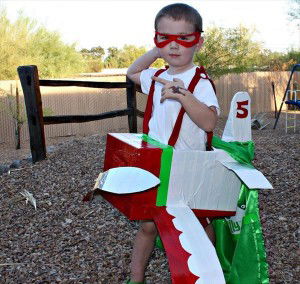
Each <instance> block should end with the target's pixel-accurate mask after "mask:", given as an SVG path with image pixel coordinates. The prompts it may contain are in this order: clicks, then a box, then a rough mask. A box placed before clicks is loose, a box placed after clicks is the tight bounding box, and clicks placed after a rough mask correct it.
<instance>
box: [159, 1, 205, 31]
mask: <svg viewBox="0 0 300 284" xmlns="http://www.w3.org/2000/svg"><path fill="white" fill-rule="evenodd" d="M163 17H169V18H172V19H173V20H175V21H180V20H185V21H186V22H188V23H190V24H192V25H194V27H195V32H203V31H202V18H201V16H200V14H199V12H198V11H197V10H196V9H195V8H193V7H191V6H189V5H187V4H183V3H175V4H170V5H168V6H166V7H164V8H162V9H161V10H160V11H159V12H158V13H157V15H156V17H155V21H154V27H155V30H156V31H157V26H158V22H159V21H160V19H161V18H163Z"/></svg>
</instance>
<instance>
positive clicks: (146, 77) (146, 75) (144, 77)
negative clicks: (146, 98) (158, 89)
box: [140, 68, 157, 95]
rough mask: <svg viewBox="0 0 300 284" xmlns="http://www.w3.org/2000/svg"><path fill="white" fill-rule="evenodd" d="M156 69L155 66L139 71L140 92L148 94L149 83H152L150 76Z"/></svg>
mask: <svg viewBox="0 0 300 284" xmlns="http://www.w3.org/2000/svg"><path fill="white" fill-rule="evenodd" d="M156 71H157V69H155V68H148V69H145V70H143V71H142V72H141V75H140V81H141V88H142V92H143V93H144V94H147V95H148V94H149V91H150V87H151V83H152V79H151V77H152V76H153V75H154V74H155V72H156Z"/></svg>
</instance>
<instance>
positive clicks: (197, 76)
mask: <svg viewBox="0 0 300 284" xmlns="http://www.w3.org/2000/svg"><path fill="white" fill-rule="evenodd" d="M203 70H204V68H203V66H201V68H199V67H198V68H196V72H195V75H194V77H193V79H192V81H191V82H190V85H189V87H188V90H189V91H190V92H191V93H194V90H195V87H196V85H197V84H198V82H199V80H200V79H201V76H200V74H201V73H203ZM184 114H185V110H184V108H183V107H181V109H180V111H179V114H178V117H177V120H176V122H175V125H174V129H173V132H172V134H171V136H170V138H169V141H168V144H169V145H170V146H172V147H174V145H175V144H176V142H177V139H178V137H179V132H180V128H181V124H182V120H183V115H184Z"/></svg>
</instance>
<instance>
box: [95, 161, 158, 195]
mask: <svg viewBox="0 0 300 284" xmlns="http://www.w3.org/2000/svg"><path fill="white" fill-rule="evenodd" d="M159 183H160V180H159V178H157V177H156V176H155V175H153V174H152V173H150V172H148V171H146V170H143V169H140V168H136V167H118V168H112V169H109V170H108V171H106V172H104V173H100V174H99V176H98V178H97V180H96V184H95V187H94V188H99V189H101V190H104V191H108V192H111V193H117V194H125V193H135V192H141V191H145V190H147V189H149V188H152V187H154V186H156V185H158V184H159Z"/></svg>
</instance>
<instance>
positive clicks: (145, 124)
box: [143, 69, 167, 134]
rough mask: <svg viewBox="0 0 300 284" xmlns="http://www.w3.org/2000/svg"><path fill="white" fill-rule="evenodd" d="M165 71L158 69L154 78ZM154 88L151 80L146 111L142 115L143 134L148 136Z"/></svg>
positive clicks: (153, 82)
mask: <svg viewBox="0 0 300 284" xmlns="http://www.w3.org/2000/svg"><path fill="white" fill-rule="evenodd" d="M166 70H167V69H159V70H157V71H156V72H155V74H154V76H155V77H158V76H159V75H160V74H161V73H162V72H164V71H166ZM154 88H155V81H154V80H152V83H151V87H150V91H149V95H148V99H147V104H146V109H145V114H144V120H143V133H144V134H148V133H149V121H150V119H151V116H152V107H153V95H154Z"/></svg>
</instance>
